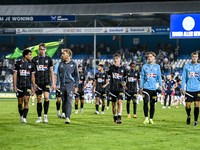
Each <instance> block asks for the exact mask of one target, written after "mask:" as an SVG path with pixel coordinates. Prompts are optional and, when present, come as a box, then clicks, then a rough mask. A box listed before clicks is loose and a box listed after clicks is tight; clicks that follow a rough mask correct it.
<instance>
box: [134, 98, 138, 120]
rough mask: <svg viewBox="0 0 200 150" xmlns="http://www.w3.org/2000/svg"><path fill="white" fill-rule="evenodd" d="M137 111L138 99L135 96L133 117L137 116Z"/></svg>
mask: <svg viewBox="0 0 200 150" xmlns="http://www.w3.org/2000/svg"><path fill="white" fill-rule="evenodd" d="M136 111H137V100H136V98H135V99H133V118H137V116H136Z"/></svg>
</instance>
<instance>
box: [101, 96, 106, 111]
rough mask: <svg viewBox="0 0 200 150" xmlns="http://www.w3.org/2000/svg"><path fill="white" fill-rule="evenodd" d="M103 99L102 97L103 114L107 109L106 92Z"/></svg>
mask: <svg viewBox="0 0 200 150" xmlns="http://www.w3.org/2000/svg"><path fill="white" fill-rule="evenodd" d="M101 99H102V108H101V114H104V109H105V106H106V94H105V93H104V94H103V95H102V97H101Z"/></svg>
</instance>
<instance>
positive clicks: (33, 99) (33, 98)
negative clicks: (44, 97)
mask: <svg viewBox="0 0 200 150" xmlns="http://www.w3.org/2000/svg"><path fill="white" fill-rule="evenodd" d="M34 101H35V94H34V95H33V96H32V105H35V103H34Z"/></svg>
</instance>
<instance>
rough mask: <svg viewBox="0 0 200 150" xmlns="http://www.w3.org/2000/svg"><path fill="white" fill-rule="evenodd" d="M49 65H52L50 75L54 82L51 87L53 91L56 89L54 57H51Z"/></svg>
mask: <svg viewBox="0 0 200 150" xmlns="http://www.w3.org/2000/svg"><path fill="white" fill-rule="evenodd" d="M49 66H50V75H51V82H52V85H51V89H52V91H54V88H55V80H54V73H53V62H52V59H50V61H49Z"/></svg>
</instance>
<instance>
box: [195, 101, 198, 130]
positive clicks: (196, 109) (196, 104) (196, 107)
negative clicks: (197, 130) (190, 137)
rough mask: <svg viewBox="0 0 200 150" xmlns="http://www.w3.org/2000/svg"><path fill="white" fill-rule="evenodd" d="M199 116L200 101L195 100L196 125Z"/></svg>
mask: <svg viewBox="0 0 200 150" xmlns="http://www.w3.org/2000/svg"><path fill="white" fill-rule="evenodd" d="M198 117H199V101H195V102H194V126H197V120H198Z"/></svg>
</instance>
